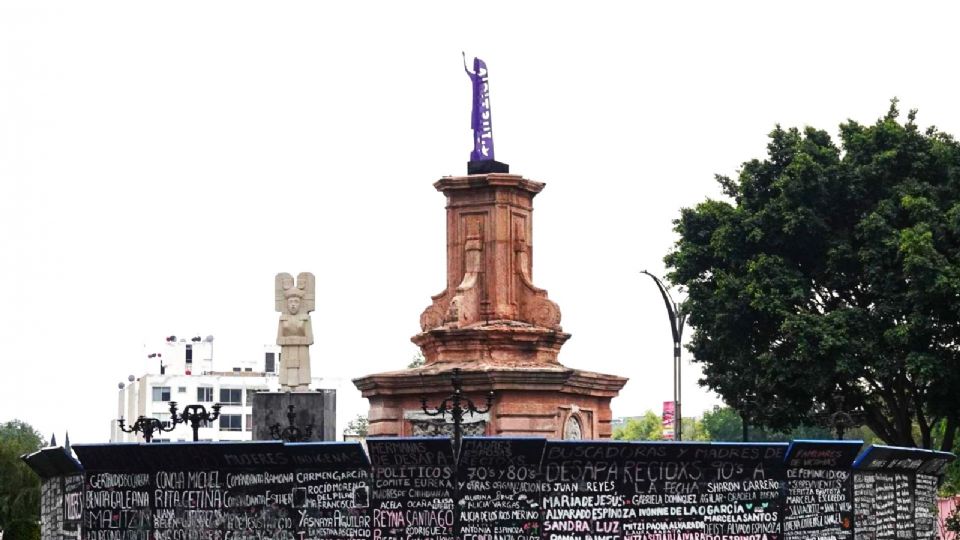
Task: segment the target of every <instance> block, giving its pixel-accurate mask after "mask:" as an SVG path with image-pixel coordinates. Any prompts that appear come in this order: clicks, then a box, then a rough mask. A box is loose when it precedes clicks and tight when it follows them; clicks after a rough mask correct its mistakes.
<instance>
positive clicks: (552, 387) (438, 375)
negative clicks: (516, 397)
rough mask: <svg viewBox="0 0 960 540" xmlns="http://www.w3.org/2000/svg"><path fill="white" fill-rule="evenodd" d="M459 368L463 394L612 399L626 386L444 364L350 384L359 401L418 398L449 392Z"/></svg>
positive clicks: (547, 371) (577, 375) (556, 372)
mask: <svg viewBox="0 0 960 540" xmlns="http://www.w3.org/2000/svg"><path fill="white" fill-rule="evenodd" d="M453 368H460V369H461V371H460V376H461V378H462V384H463V390H464V392H467V393H469V392H474V391H481V390H482V391H488V390H492V391H494V392H498V391H525V392H551V393H556V392H559V393H565V394H576V395H589V396H595V397H607V398H611V397H615V396H616V395H617V393H618V392H619V391H620V389H621V388H623V386H624V385H625V384H626V383H627V379H626V378H624V377H617V376H615V375H607V374H604V373H595V372H592V371H583V370H579V369H573V368H568V367H564V366H561V365H559V364H558V365H555V366H538V367H506V366H498V365H491V364H484V363H480V362H446V363H442V365H438V364H434V365H431V366H422V367H419V368H413V369H405V370H399V371H391V372H385V373H376V374H373V375H367V376H365V377H359V378H357V379H354V380H353V383H354V385H355V386H356V387H357V389H359V390H360V391H361V393H362V394H363V397H369V396H370V395H374V394H375V395H381V396H382V395H393V396H403V395H407V396H420V395H423V394H432V393H437V392H444V391H446V390H448V389H449V384H450V383H449V370H451V369H453Z"/></svg>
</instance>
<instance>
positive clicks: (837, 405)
mask: <svg viewBox="0 0 960 540" xmlns="http://www.w3.org/2000/svg"><path fill="white" fill-rule="evenodd" d="M832 408H833V412H831V413H828V414H826V415H824V420H825V422H824V423H825V424H827V426H829V427H832V428H833V430H834V433H836V436H837V440H838V441H842V440H843V435H844V433H845V432H846V431H847V429H849V428H855V427H857V426H860V425H861V424H863V418H862V414H861V413H860V412H859V411H857V410H847V408H846V407H845V406H844V399H843V394H842V393H841V392H840V390H837V391H836V392H834V394H833V407H832Z"/></svg>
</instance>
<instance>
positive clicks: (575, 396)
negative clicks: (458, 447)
mask: <svg viewBox="0 0 960 540" xmlns="http://www.w3.org/2000/svg"><path fill="white" fill-rule="evenodd" d="M454 367H459V368H460V370H461V371H460V378H461V379H462V381H463V395H464V396H466V397H469V398H471V399H472V400H473V402H474V403H475V404H476V405H477V406H478V407H482V406H484V405H485V404H486V401H485V400H486V394H487V392H489V391H491V390H493V392H494V394H495V397H494V402H493V407H492V408H491V410H490V412H489V413H487V414H484V415H476V416H474V417H473V418H471V417H470V416H467V418H466V419H465V421H464V435H502V436H537V437H546V438H549V439H563V438H582V439H605V438H609V437H610V434H611V428H610V420H611V412H610V400H611V399H612V398H613V397H615V396H616V395H617V393H618V392H619V391H620V389H621V388H623V385H624V384H626V382H627V379H625V378H623V377H616V376H613V375H605V374H602V373H593V372H589V371H581V370H576V369H570V368H566V367H563V366H560V365H554V366H544V367H510V366H496V365H490V364H477V363H471V362H464V363H445V364H442V365H440V364H437V365H430V366H423V367H420V368H415V369H408V370H401V371H393V372H387V373H378V374H375V375H369V376H367V377H363V378H360V379H357V380H356V381H354V382H355V383H356V385H357V388H359V389H360V391H361V392H362V393H363V396H364V397H366V398H368V399H369V400H370V417H369V419H370V428H369V432H368V435H369V436H370V437H384V436H398V437H409V436H416V435H433V434H439V433H449V430H450V428H449V426H446V427H442V426H437V424H438V421H437V420H436V418H435V417H434V418H427V417H425V415H423V414H422V412H423V410H422V409H421V403H420V399H421V397H426V398H427V405H428V407H430V408H431V410H432V408H434V407H436V406H437V405H438V404H439V403H440V401H442V400H443V399H444V398H446V397H448V396H449V395H450V394H451V393H452V392H453V389H452V387H451V386H450V377H451V370H452V369H453V368H454ZM447 422H448V423H449V419H448V421H447ZM574 425H575V426H576V427H575V428H574V427H573V426H574ZM571 431H575V432H578V433H579V437H577V436H574V433H571Z"/></svg>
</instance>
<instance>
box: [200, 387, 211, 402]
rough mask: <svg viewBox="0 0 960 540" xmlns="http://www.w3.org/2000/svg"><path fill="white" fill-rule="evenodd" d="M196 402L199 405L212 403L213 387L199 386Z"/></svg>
mask: <svg viewBox="0 0 960 540" xmlns="http://www.w3.org/2000/svg"><path fill="white" fill-rule="evenodd" d="M197 401H199V402H201V403H210V402H211V401H213V387H212V386H200V387H198V388H197Z"/></svg>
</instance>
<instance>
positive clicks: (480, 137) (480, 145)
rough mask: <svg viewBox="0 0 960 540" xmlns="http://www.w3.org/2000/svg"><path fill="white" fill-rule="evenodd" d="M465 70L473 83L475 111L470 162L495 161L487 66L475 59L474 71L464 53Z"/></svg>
mask: <svg viewBox="0 0 960 540" xmlns="http://www.w3.org/2000/svg"><path fill="white" fill-rule="evenodd" d="M463 69H464V71H466V72H467V75H469V76H470V82H472V83H473V110H472V111H471V116H470V127H471V128H473V151H472V152H470V161H488V160H489V161H492V160H493V115H492V114H491V112H490V83H489V82H488V80H487V65H486V64H485V63H484V62H483V60H481V59H479V58H476V57H474V59H473V71H472V72H471V71H470V68H469V67H467V53H463Z"/></svg>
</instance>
